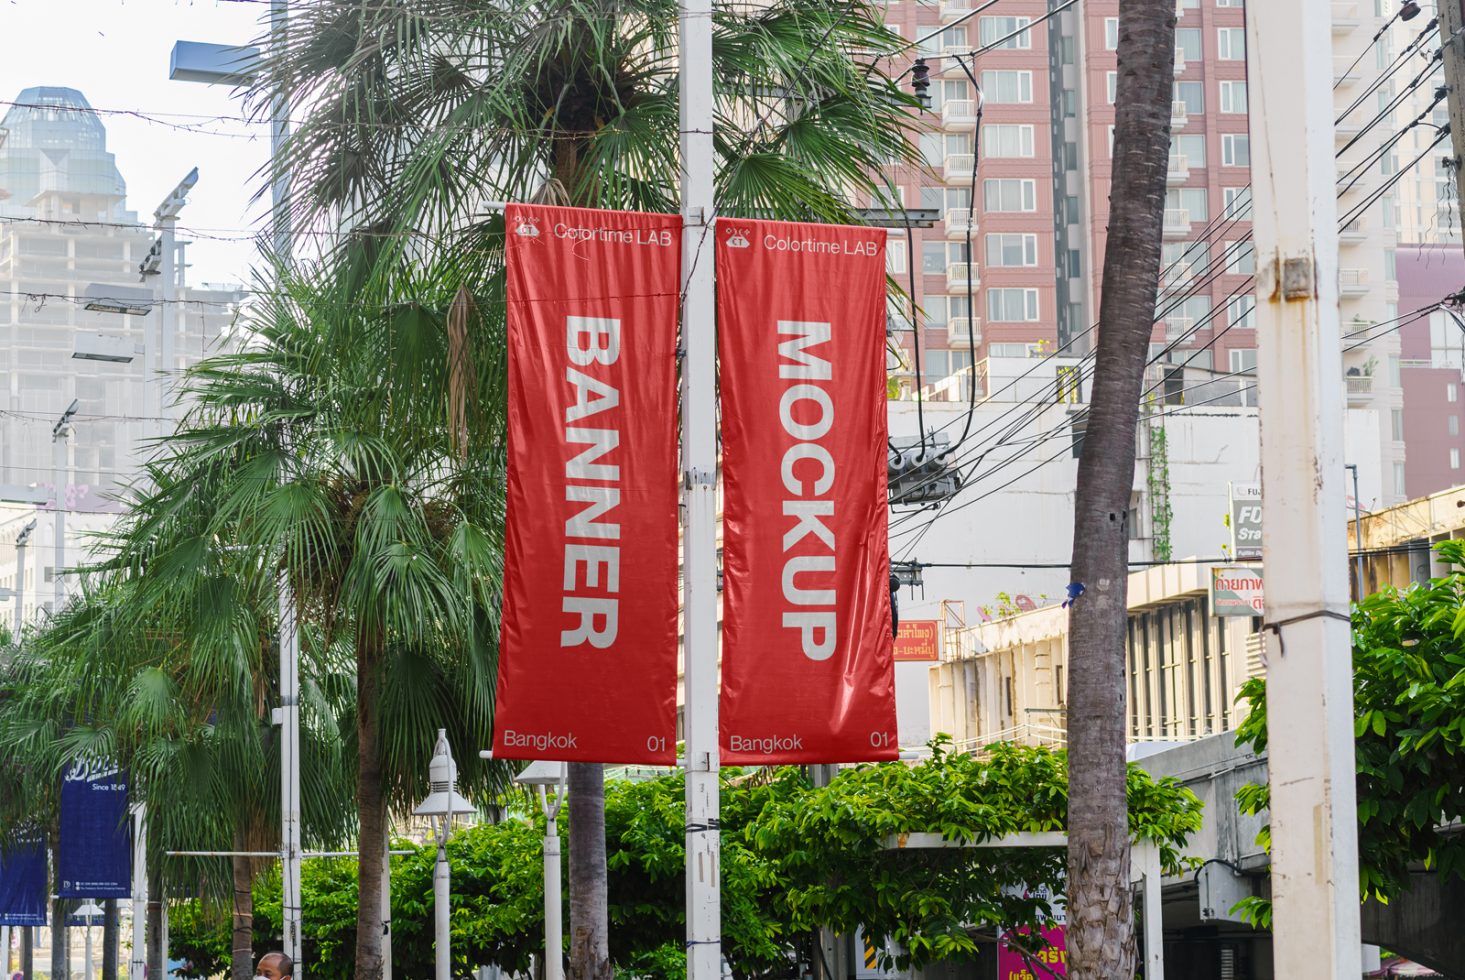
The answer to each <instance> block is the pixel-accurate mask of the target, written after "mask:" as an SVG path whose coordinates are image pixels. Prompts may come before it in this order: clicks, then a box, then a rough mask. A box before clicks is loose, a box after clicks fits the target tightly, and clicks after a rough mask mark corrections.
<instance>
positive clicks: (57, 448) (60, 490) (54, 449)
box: [51, 398, 81, 616]
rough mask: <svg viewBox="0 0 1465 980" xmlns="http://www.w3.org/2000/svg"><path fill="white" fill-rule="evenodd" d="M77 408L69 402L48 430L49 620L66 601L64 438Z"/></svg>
mask: <svg viewBox="0 0 1465 980" xmlns="http://www.w3.org/2000/svg"><path fill="white" fill-rule="evenodd" d="M79 407H81V403H80V402H78V401H77V400H76V399H75V398H73V399H72V400H71V404H70V405H68V406H67V408H66V411H64V412H62V413H61V418H60V420H59V421H58V422H57V423H56V424H55V425H54V426H52V427H51V469H52V471H53V472H52V480H53V481H54V482H55V484H56V513H55V517H56V558H55V562H56V567H55V569H54V570H53V572H52V575H51V581H52V584H53V585H54V586H55V599H54V602H55V605H54V606H53V608H52V613H51V614H52V615H53V616H59V615H61V606H62V604H63V603H64V602H65V601H66V584H65V582H63V581H62V578H61V570H62V569H63V568H65V567H66V488H67V484H68V483H69V482H70V481H69V480H67V463H68V462H70V461H69V459H68V458H67V452H66V437H67V436H69V435H71V418H72V416H74V415H75V414H76V410H77V409H78V408H79Z"/></svg>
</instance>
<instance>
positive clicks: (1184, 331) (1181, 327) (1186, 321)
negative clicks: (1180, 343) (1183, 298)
mask: <svg viewBox="0 0 1465 980" xmlns="http://www.w3.org/2000/svg"><path fill="white" fill-rule="evenodd" d="M1161 322H1162V323H1164V325H1165V342H1166V343H1168V344H1173V343H1175V342H1176V341H1177V340H1180V339H1181V338H1182V337H1188V336H1190V332H1191V330H1193V329H1195V318H1194V317H1188V316H1169V317H1166V318H1165V319H1164V320H1162V321H1161Z"/></svg>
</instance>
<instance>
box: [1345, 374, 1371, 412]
mask: <svg viewBox="0 0 1465 980" xmlns="http://www.w3.org/2000/svg"><path fill="white" fill-rule="evenodd" d="M1343 383H1344V384H1345V385H1346V386H1347V388H1348V404H1349V405H1366V404H1368V403H1369V402H1370V401H1372V400H1373V376H1372V375H1368V374H1350V375H1346V376H1345V377H1344V378H1343Z"/></svg>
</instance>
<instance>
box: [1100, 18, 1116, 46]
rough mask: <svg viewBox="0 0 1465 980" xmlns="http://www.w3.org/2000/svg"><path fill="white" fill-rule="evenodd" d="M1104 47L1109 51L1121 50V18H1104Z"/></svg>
mask: <svg viewBox="0 0 1465 980" xmlns="http://www.w3.org/2000/svg"><path fill="white" fill-rule="evenodd" d="M1104 48H1105V49H1106V50H1109V51H1118V50H1119V18H1118V17H1105V18H1104Z"/></svg>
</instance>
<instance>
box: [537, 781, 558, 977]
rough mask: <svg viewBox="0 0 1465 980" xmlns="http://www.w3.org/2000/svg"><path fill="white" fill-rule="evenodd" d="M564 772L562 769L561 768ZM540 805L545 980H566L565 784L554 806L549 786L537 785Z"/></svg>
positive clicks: (556, 794)
mask: <svg viewBox="0 0 1465 980" xmlns="http://www.w3.org/2000/svg"><path fill="white" fill-rule="evenodd" d="M560 771H561V772H563V771H564V769H563V768H561V770H560ZM535 788H536V789H538V790H539V807H540V809H541V810H543V811H544V980H565V963H564V957H563V954H562V952H561V951H562V950H563V949H564V948H565V945H564V927H563V924H562V919H561V916H562V915H563V912H564V910H563V909H562V908H561V907H560V902H561V900H562V896H561V895H560V828H559V815H560V807H561V806H562V805H564V802H565V784H564V780H563V779H561V780H560V784H559V790H558V791H557V792H556V793H555V801H554V805H553V806H551V805H550V802H549V787H548V786H544V785H540V786H537V787H535Z"/></svg>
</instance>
